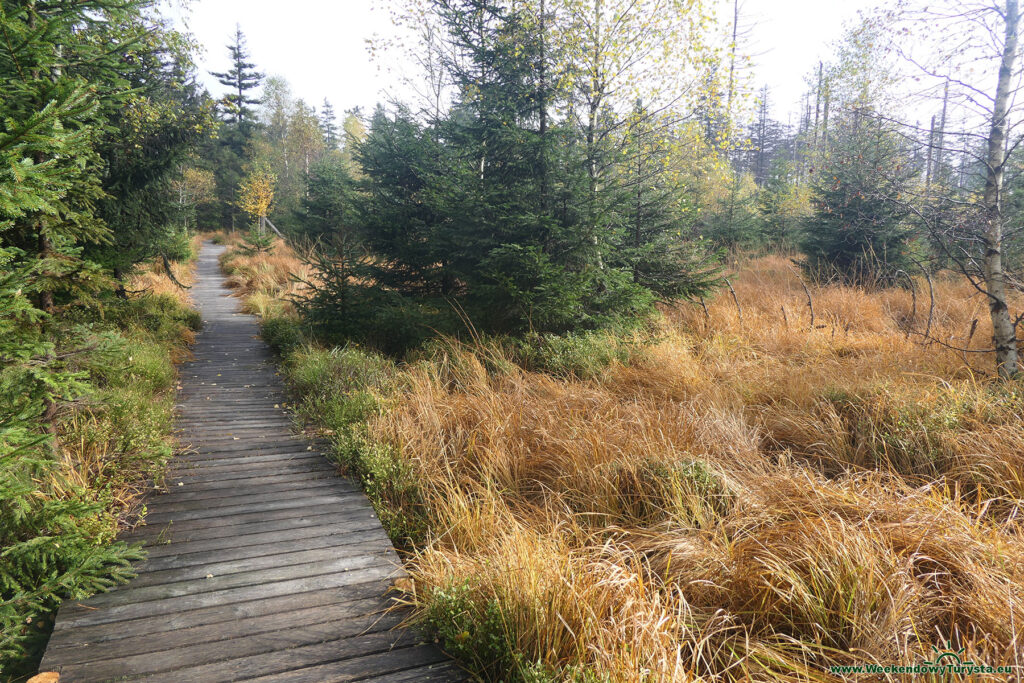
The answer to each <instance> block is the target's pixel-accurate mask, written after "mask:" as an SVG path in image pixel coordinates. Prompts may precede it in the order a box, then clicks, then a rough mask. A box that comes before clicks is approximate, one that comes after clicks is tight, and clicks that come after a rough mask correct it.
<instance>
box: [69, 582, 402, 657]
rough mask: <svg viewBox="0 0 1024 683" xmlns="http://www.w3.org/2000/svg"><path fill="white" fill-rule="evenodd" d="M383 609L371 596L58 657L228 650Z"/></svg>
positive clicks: (74, 649)
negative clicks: (208, 647) (204, 647)
mask: <svg viewBox="0 0 1024 683" xmlns="http://www.w3.org/2000/svg"><path fill="white" fill-rule="evenodd" d="M386 607H387V604H386V603H385V602H384V601H383V600H381V599H379V598H376V597H374V598H367V599H363V600H357V601H354V602H348V603H332V604H319V605H314V606H312V607H305V608H301V609H295V610H291V611H282V612H273V613H270V614H262V615H259V616H254V617H242V618H236V619H232V621H231V624H230V625H226V624H224V623H223V622H218V623H214V624H207V625H205V626H194V627H192V628H187V629H186V628H178V629H175V630H173V631H168V632H166V633H162V634H160V635H159V636H158V637H155V634H152V633H147V634H145V635H135V634H134V629H131V630H130V631H129V632H128V633H126V634H125V635H124V637H120V638H104V639H101V638H102V636H99V637H97V638H96V639H95V640H92V641H89V642H79V643H66V644H63V645H62V646H61V647H63V649H64V653H63V654H62V655H61V656H62V658H63V659H64V661H66V662H67V663H69V664H80V663H83V662H95V661H100V660H105V659H115V658H127V657H132V656H135V655H143V654H146V653H149V652H162V651H166V650H175V649H177V648H184V647H187V646H189V645H197V644H205V643H216V644H217V647H220V648H225V647H226V648H231V647H232V645H233V643H231V642H230V641H232V640H234V639H236V638H238V634H239V633H243V634H259V633H270V632H273V631H278V630H281V629H284V628H294V627H300V626H308V625H311V624H323V623H327V622H331V621H340V620H355V619H360V618H362V619H365V620H367V621H369V622H370V623H369V625H371V626H372V625H373V622H374V621H376V620H379V619H380V618H381V617H382V616H384V610H385V609H386ZM128 623H132V622H128ZM225 641H228V642H225ZM51 647H53V646H52V645H51Z"/></svg>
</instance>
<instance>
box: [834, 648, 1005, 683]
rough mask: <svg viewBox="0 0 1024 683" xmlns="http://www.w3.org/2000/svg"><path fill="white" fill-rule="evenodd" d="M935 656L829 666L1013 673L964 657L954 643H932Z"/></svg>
mask: <svg viewBox="0 0 1024 683" xmlns="http://www.w3.org/2000/svg"><path fill="white" fill-rule="evenodd" d="M932 652H933V653H934V655H935V656H934V657H932V658H931V659H925V660H922V661H920V662H918V663H917V664H890V665H882V664H848V665H837V666H831V667H829V671H830V672H831V673H833V674H839V675H850V674H908V675H913V674H958V675H961V676H963V675H973V674H993V675H1004V676H1005V675H1007V674H1011V673H1013V669H1014V668H1015V667H1012V666H989V665H988V664H982V663H978V662H974V661H970V660H966V659H964V648H960V649H958V650H954V649H953V645H952V643H948V642H947V643H946V648H945V649H943V650H940V649H939V648H937V647H935V646H934V645H932Z"/></svg>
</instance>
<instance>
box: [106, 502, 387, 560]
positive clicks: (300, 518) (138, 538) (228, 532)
mask: <svg viewBox="0 0 1024 683" xmlns="http://www.w3.org/2000/svg"><path fill="white" fill-rule="evenodd" d="M375 519H376V515H374V514H373V513H370V512H365V511H362V510H360V514H358V515H354V514H351V513H350V512H348V511H345V510H336V511H332V512H326V513H323V514H309V513H308V512H307V513H306V514H297V515H295V516H293V517H284V518H281V519H272V520H258V519H257V520H254V521H250V522H244V523H239V524H233V525H230V526H216V527H210V528H205V529H191V530H186V529H181V528H177V527H176V526H175V525H174V524H163V525H155V526H149V527H142V528H140V529H138V530H136V531H135V532H133V533H132V534H130V535H129V536H126V537H125V540H126V541H128V542H129V543H138V542H143V543H145V544H146V550H147V551H148V552H149V553H150V554H153V553H155V552H157V551H158V548H159V547H161V546H163V545H165V544H166V545H175V544H178V543H195V542H197V541H205V540H209V539H229V538H231V537H234V536H240V535H245V534H254V533H264V532H268V531H284V530H292V529H298V528H302V527H310V526H319V525H326V524H345V523H349V524H357V523H360V524H362V523H370V521H371V520H375ZM379 523H380V522H377V524H379ZM223 542H224V543H228V542H229V541H227V540H224V541H223ZM153 546H156V547H153Z"/></svg>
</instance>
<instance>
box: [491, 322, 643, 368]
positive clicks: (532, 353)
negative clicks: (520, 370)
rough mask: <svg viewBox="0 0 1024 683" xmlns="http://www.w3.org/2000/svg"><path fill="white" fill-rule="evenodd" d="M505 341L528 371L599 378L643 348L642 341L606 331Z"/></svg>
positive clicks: (531, 336) (537, 336)
mask: <svg viewBox="0 0 1024 683" xmlns="http://www.w3.org/2000/svg"><path fill="white" fill-rule="evenodd" d="M502 342H503V343H504V344H506V345H507V346H508V347H509V348H510V350H511V352H512V355H513V358H514V359H515V360H516V362H517V363H519V364H520V365H522V366H523V367H524V368H526V369H527V370H538V371H541V372H548V373H551V374H553V375H557V376H559V377H576V378H579V379H591V378H594V377H598V376H600V375H601V373H603V372H604V371H605V370H606V369H607V368H608V367H610V366H611V365H613V364H622V365H625V364H628V363H629V362H630V360H631V359H632V358H633V357H634V356H635V354H637V353H638V352H639V349H640V348H641V345H640V344H638V343H636V342H634V341H631V340H629V339H627V338H625V337H624V336H622V335H616V334H614V333H612V332H607V331H601V332H580V333H570V334H564V335H538V334H530V335H527V336H525V337H523V338H521V339H511V338H509V339H505V340H502Z"/></svg>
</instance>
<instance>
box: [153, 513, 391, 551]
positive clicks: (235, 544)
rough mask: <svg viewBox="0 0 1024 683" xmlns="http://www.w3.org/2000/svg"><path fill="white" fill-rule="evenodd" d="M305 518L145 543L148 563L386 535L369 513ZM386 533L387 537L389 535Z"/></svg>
mask: <svg viewBox="0 0 1024 683" xmlns="http://www.w3.org/2000/svg"><path fill="white" fill-rule="evenodd" d="M335 519H338V516H337V515H335ZM304 521H306V522H307V524H306V525H305V526H289V527H288V528H286V529H270V530H268V529H267V528H266V527H267V525H262V524H254V525H250V526H244V525H243V526H237V527H231V529H232V530H233V531H234V532H236V533H232V534H231V535H230V536H227V537H218V538H208V539H195V538H190V539H189V540H187V541H182V542H177V543H176V542H171V543H156V542H154V543H152V544H148V545H146V553H147V558H146V562H153V561H156V560H161V559H163V558H167V557H181V558H187V557H188V555H191V554H193V553H205V552H208V551H212V552H220V551H222V552H224V553H225V554H227V555H230V553H231V552H233V551H234V550H235V549H237V548H252V547H258V546H260V545H264V544H273V543H278V542H280V541H283V540H285V539H296V540H301V539H304V538H313V537H316V536H335V535H339V536H347V535H349V534H351V535H354V536H358V534H361V533H363V532H364V531H367V530H373V531H374V532H378V531H379V532H380V533H381V534H384V530H383V529H381V528H380V522H379V521H378V520H377V519H376V517H370V516H369V515H367V516H366V517H365V518H364V519H362V520H351V519H348V518H343V520H342V521H341V522H337V523H333V524H332V523H329V522H325V521H323V519H322V518H314V519H312V520H304ZM248 530H252V532H251V533H241V532H243V531H248ZM384 535H385V536H386V534H384Z"/></svg>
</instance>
